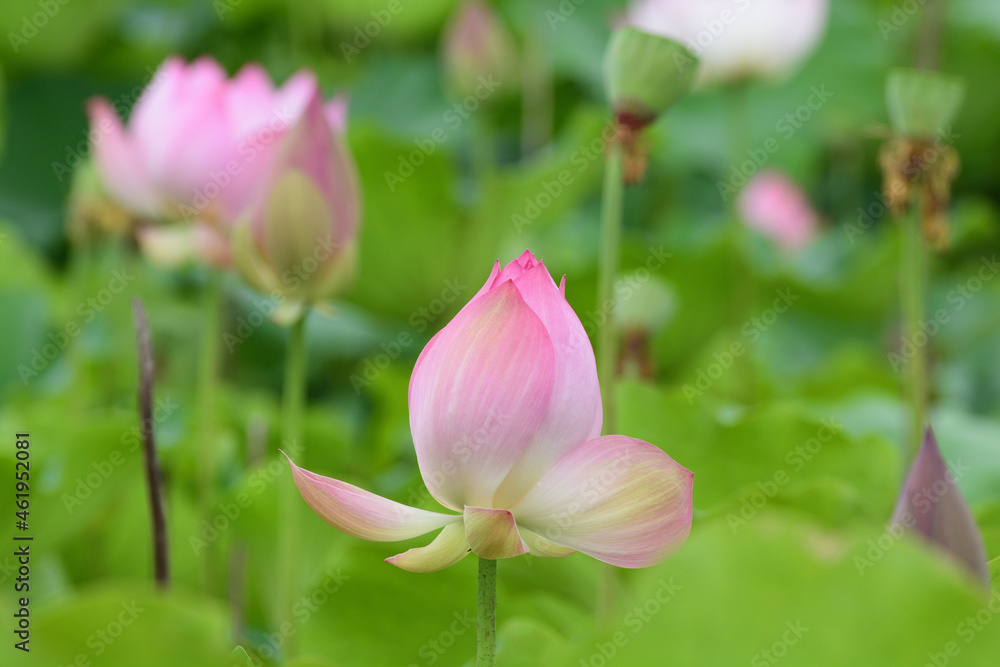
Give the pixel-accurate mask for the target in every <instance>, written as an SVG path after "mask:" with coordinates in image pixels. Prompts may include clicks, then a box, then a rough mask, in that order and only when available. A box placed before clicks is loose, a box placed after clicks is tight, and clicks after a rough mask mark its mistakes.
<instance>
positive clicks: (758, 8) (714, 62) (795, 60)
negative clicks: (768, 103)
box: [626, 0, 830, 82]
mask: <svg viewBox="0 0 1000 667" xmlns="http://www.w3.org/2000/svg"><path fill="white" fill-rule="evenodd" d="M829 4H830V3H829V0H697V1H695V0H637V1H636V2H633V3H632V5H631V7H630V8H629V10H628V14H627V17H626V22H627V23H628V24H630V25H634V26H635V27H637V28H639V29H641V30H645V31H647V32H651V33H653V34H657V35H662V36H664V37H669V38H671V39H676V40H677V41H679V42H681V43H682V44H684V45H685V46H687V47H688V48H689V49H690V50H691V51H692V52H693V53H694V54H695V55H696V56H698V58H699V60H700V61H701V68H700V77H701V80H702V82H729V81H737V80H740V79H743V78H746V77H753V76H763V77H780V76H782V75H785V74H788V73H790V72H791V71H792V70H794V69H795V68H796V67H798V65H799V64H800V63H801V61H802V60H803V59H804V58H805V57H806V56H807V55H808V54H809V53H811V52H812V50H813V49H814V48H816V46H817V44H818V43H819V41H820V39H821V37H822V36H823V33H824V31H825V30H826V23H827V18H828V14H829Z"/></svg>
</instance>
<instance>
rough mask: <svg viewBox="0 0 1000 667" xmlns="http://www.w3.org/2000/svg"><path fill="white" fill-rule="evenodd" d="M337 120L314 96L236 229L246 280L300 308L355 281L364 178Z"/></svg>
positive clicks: (239, 264) (240, 265)
mask: <svg viewBox="0 0 1000 667" xmlns="http://www.w3.org/2000/svg"><path fill="white" fill-rule="evenodd" d="M329 119H330V114H329V113H328V112H327V110H325V109H324V108H323V104H322V100H321V99H320V97H319V93H318V92H317V93H314V94H313V96H312V98H311V99H310V101H309V102H308V104H307V105H306V108H305V111H304V112H303V113H302V115H301V117H300V118H299V119H298V121H297V122H296V123H295V125H294V126H293V127H292V128H291V130H290V131H289V132H288V133H287V134H286V135H285V136H284V137H282V139H281V141H280V143H279V145H278V149H277V151H276V154H275V156H274V159H273V160H272V161H271V164H270V165H269V169H268V173H267V175H266V176H265V178H264V179H263V181H262V182H261V185H260V191H259V192H258V193H257V196H256V197H255V199H254V201H253V203H252V204H251V205H250V206H249V207H248V208H247V210H246V212H245V214H244V216H243V217H242V218H241V220H240V222H239V223H238V224H237V226H236V229H235V230H234V241H233V251H234V254H235V263H236V267H237V269H238V270H239V273H240V275H241V276H242V277H243V278H244V280H246V281H247V282H248V283H249V284H250V285H252V286H253V287H255V288H256V289H258V290H260V291H261V292H264V293H265V294H277V295H280V296H281V297H282V298H283V299H285V300H287V303H288V304H289V305H291V306H293V307H294V306H296V305H299V306H302V305H308V304H311V303H315V302H317V301H321V300H323V299H327V298H330V297H332V296H336V295H337V294H338V293H340V292H341V291H342V290H343V289H344V287H345V286H346V283H347V282H348V281H349V280H350V279H351V278H352V277H353V275H354V269H355V261H356V252H357V248H356V245H357V234H358V225H359V216H360V211H359V209H360V194H359V191H358V187H359V186H358V178H357V173H356V170H355V167H354V161H353V159H352V157H351V155H350V152H349V151H348V149H347V146H346V143H345V142H344V139H343V137H342V136H341V132H340V131H339V130H338V129H337V128H334V127H332V126H331V123H330V120H329Z"/></svg>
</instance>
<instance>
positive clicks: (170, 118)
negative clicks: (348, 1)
mask: <svg viewBox="0 0 1000 667" xmlns="http://www.w3.org/2000/svg"><path fill="white" fill-rule="evenodd" d="M316 92H317V84H316V80H315V77H314V76H313V75H312V74H311V73H309V72H305V71H303V72H299V73H297V74H295V75H294V76H293V77H292V78H290V79H289V80H288V81H287V82H286V83H285V84H284V85H283V86H282V87H281V88H279V89H275V87H274V85H273V84H272V82H271V79H270V77H269V76H268V75H267V73H266V72H265V71H264V69H263V68H262V67H260V66H259V65H257V64H249V65H246V66H245V67H243V68H242V69H241V70H240V71H239V73H238V74H237V75H236V76H235V77H233V78H232V79H227V78H226V73H225V71H224V70H223V69H222V67H221V66H220V65H219V64H218V63H216V62H215V61H214V60H212V59H211V58H207V57H202V58H199V59H198V60H196V61H194V62H193V63H191V64H185V63H184V62H183V61H182V60H181V59H179V58H169V59H167V60H166V61H165V62H164V63H163V64H162V65H161V66H160V67H159V69H158V70H157V71H156V73H155V74H154V75H153V77H152V79H151V80H150V82H149V84H148V85H147V87H146V89H145V90H144V91H143V93H142V95H141V96H140V97H139V99H138V101H137V102H136V104H135V107H134V108H133V109H132V110H131V113H130V115H129V120H128V124H127V125H123V124H122V121H121V119H120V118H119V115H118V114H119V111H125V110H123V109H116V108H115V107H114V106H112V104H111V102H110V101H108V100H107V99H104V98H94V99H92V100H90V102H89V104H88V108H87V111H88V115H89V117H90V126H91V129H90V135H91V142H92V152H93V156H94V160H95V164H96V166H97V170H98V173H99V175H100V178H101V181H102V183H103V184H104V186H105V188H106V189H107V191H108V192H109V193H110V194H111V196H112V197H113V198H115V199H116V200H117V201H118V202H119V203H120V204H121V205H123V206H124V207H125V208H127V209H128V210H130V211H131V212H132V213H133V214H135V215H137V216H140V217H143V218H147V219H149V220H153V221H157V222H187V223H195V224H200V225H211V226H214V227H217V228H218V233H217V236H218V237H219V238H221V239H223V240H224V241H225V238H226V236H227V235H228V227H229V226H230V225H232V224H233V223H234V222H235V220H236V219H237V218H238V216H239V215H240V213H241V212H242V211H243V209H244V208H245V207H246V206H247V204H248V203H249V201H250V199H251V197H252V196H253V194H254V193H255V192H257V190H258V188H259V184H260V180H261V178H262V177H263V175H264V174H265V173H266V172H267V170H268V165H269V163H270V161H271V158H272V156H273V155H274V152H275V148H276V146H277V144H278V141H279V140H280V139H281V137H282V136H284V135H285V134H286V133H287V131H288V129H289V127H291V126H292V125H293V124H294V123H295V121H296V120H297V119H298V117H299V116H300V115H301V114H302V111H303V109H305V106H306V103H307V102H308V101H309V99H310V98H311V97H312V96H313V95H315V94H316ZM342 105H343V103H342V102H335V103H331V107H330V109H329V115H330V116H331V118H341V117H342V116H343V109H342ZM191 238H196V236H194V235H192V236H191ZM179 240H181V239H180V237H178V238H174V239H172V241H173V242H175V243H176V242H179ZM178 250H180V249H179V248H178ZM168 254H170V253H168ZM180 254H181V255H185V256H188V255H194V256H200V252H199V247H197V246H195V247H191V248H188V249H186V250H183V251H182V252H181V253H180ZM224 256H228V253H222V254H221V255H220V254H219V253H214V257H216V258H219V257H224ZM203 259H205V260H206V261H211V259H212V258H211V257H203Z"/></svg>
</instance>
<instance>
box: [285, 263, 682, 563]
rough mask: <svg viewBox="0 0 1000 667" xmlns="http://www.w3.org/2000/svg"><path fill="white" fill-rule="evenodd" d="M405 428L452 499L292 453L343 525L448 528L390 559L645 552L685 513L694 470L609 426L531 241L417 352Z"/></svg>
mask: <svg viewBox="0 0 1000 667" xmlns="http://www.w3.org/2000/svg"><path fill="white" fill-rule="evenodd" d="M409 403H410V430H411V432H412V435H413V444H414V447H415V449H416V454H417V464H418V465H419V468H420V474H421V476H422V477H423V479H424V482H425V483H426V484H427V488H428V490H429V491H430V493H431V495H432V496H433V497H434V498H436V499H437V500H438V501H439V502H440V503H441V504H442V505H444V506H445V507H447V508H448V509H450V510H453V511H454V512H457V514H444V513H440V512H430V511H426V510H422V509H416V508H412V507H407V506H406V505H401V504H399V503H396V502H393V501H391V500H388V499H386V498H382V497H380V496H377V495H375V494H372V493H369V492H367V491H364V490H363V489H360V488H358V487H356V486H352V485H350V484H346V483H344V482H341V481H339V480H336V479H331V478H329V477H322V476H320V475H317V474H315V473H312V472H309V471H307V470H304V469H302V468H299V467H298V466H296V465H295V464H294V463H292V464H291V465H292V472H293V473H294V476H295V483H296V484H297V485H298V488H299V491H300V493H301V494H302V497H303V498H304V499H305V500H306V502H307V503H308V504H309V506H310V507H312V509H313V511H315V512H316V513H317V514H319V515H320V516H321V517H322V518H323V519H324V520H326V521H327V522H328V523H330V524H331V525H333V526H334V527H336V528H338V529H339V530H342V531H343V532H345V533H347V534H348V535H353V536H354V537H359V538H361V539H366V540H375V541H397V540H405V539H409V538H412V537H417V536H418V535H423V534H424V533H428V532H430V531H432V530H436V529H440V528H443V529H444V530H442V531H441V532H440V533H439V534H438V536H437V537H436V538H435V539H434V540H433V541H432V542H431V543H430V544H429V545H428V546H425V547H420V548H416V549H410V550H409V551H407V552H405V553H403V554H400V555H398V556H394V557H392V558H389V559H388V561H389V562H390V563H392V564H393V565H396V566H398V567H400V568H403V569H405V570H411V571H414V572H431V571H434V570H439V569H442V568H445V567H448V566H450V565H452V564H454V563H456V562H458V561H459V560H461V559H462V558H464V557H465V556H466V555H467V554H468V553H469V552H470V551H471V552H472V553H474V554H476V555H477V556H479V557H481V558H487V559H496V558H512V557H514V556H518V555H520V554H524V553H528V552H530V553H532V554H535V555H536V556H550V557H560V556H567V555H569V554H571V553H573V552H574V551H581V552H583V553H586V554H588V555H590V556H593V557H594V558H597V559H599V560H602V561H605V562H607V563H611V564H612V565H617V566H619V567H631V568H635V567H646V566H649V565H653V564H655V563H658V562H660V561H661V560H663V559H664V558H666V556H667V555H668V554H669V553H671V552H672V551H673V550H675V549H677V548H678V547H679V546H680V545H681V544H682V543H683V542H684V541H685V540H686V539H687V536H688V532H689V531H690V528H691V512H692V495H691V493H692V480H693V477H692V474H691V472H690V471H688V470H686V469H685V468H684V467H683V466H681V465H680V464H678V463H676V462H675V461H674V460H673V459H671V458H670V457H669V456H667V454H666V453H664V452H663V450H662V449H660V448H659V447H656V446H654V445H651V444H649V443H648V442H643V441H642V440H637V439H635V438H629V437H626V436H621V435H605V436H601V424H602V414H601V394H600V388H599V386H598V382H597V368H596V364H595V361H594V351H593V348H592V347H591V345H590V340H589V339H588V338H587V334H586V332H585V331H584V328H583V325H582V324H581V323H580V319H579V318H578V317H577V316H576V313H574V312H573V309H572V308H571V307H570V305H569V303H567V301H566V298H565V279H564V280H563V282H562V283H561V284H560V285H559V286H556V284H555V282H554V281H553V280H552V277H551V276H550V275H549V272H548V270H547V269H546V268H545V265H544V264H542V263H541V262H539V261H538V260H536V259H535V257H534V255H532V254H531V252H530V251H525V252H524V254H522V255H521V256H520V257H519V258H517V259H516V260H514V261H512V262H511V263H509V264H508V265H507V266H506V267H504V268H501V267H500V263H499V262H497V263H496V265H495V266H494V267H493V272H492V273H491V274H490V277H489V278H488V279H487V281H486V284H485V285H483V287H482V289H480V290H479V292H478V293H477V294H476V295H475V296H474V297H473V298H472V301H470V302H469V303H468V304H466V306H465V307H464V308H463V309H462V310H461V311H460V312H459V313H458V315H456V316H455V318H454V319H453V320H452V321H451V322H449V323H448V325H447V326H445V328H444V329H442V330H441V331H440V332H438V334H437V335H436V336H434V338H433V339H431V341H430V342H429V343H428V344H427V346H426V347H425V348H424V349H423V351H422V352H421V353H420V357H419V358H418V359H417V363H416V366H415V367H414V369H413V375H412V376H411V378H410V391H409Z"/></svg>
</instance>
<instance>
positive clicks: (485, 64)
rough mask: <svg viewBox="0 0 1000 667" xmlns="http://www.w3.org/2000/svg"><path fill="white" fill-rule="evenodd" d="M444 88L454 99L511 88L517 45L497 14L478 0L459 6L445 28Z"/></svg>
mask: <svg viewBox="0 0 1000 667" xmlns="http://www.w3.org/2000/svg"><path fill="white" fill-rule="evenodd" d="M441 57H442V61H443V67H444V80H445V87H446V88H447V91H448V93H449V94H450V95H452V96H453V97H455V98H459V99H462V98H466V97H469V96H473V97H477V98H479V99H480V100H482V99H483V96H484V95H485V94H490V95H492V93H493V90H494V88H496V85H497V84H499V86H500V88H501V90H505V91H506V90H512V89H513V85H512V83H513V80H514V79H515V77H516V76H517V72H518V55H517V47H516V46H515V44H514V40H513V38H512V37H511V36H510V33H509V32H508V31H507V28H506V27H505V26H504V24H503V22H502V21H501V20H500V17H499V16H497V14H496V12H495V11H494V10H493V8H492V7H491V6H490V5H489V4H488V3H486V2H482V1H481V0H470V1H469V2H464V3H462V4H460V5H459V6H458V8H457V9H456V11H455V13H454V14H453V15H452V17H451V19H450V20H449V21H448V25H447V27H446V28H445V31H444V37H443V42H442V46H441Z"/></svg>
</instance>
